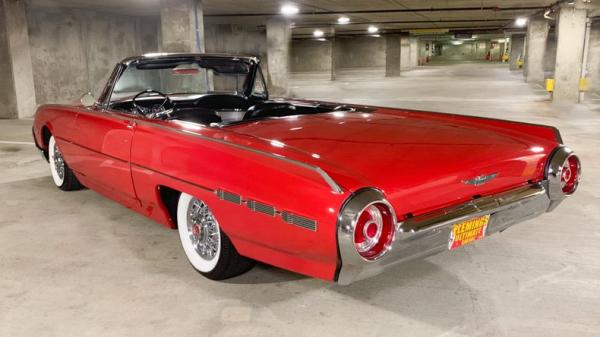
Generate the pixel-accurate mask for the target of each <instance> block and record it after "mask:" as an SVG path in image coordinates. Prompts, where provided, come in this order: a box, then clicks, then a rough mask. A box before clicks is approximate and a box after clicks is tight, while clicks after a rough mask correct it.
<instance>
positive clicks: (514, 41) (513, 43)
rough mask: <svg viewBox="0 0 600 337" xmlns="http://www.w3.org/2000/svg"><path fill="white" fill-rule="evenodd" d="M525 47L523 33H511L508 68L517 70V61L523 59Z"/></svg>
mask: <svg viewBox="0 0 600 337" xmlns="http://www.w3.org/2000/svg"><path fill="white" fill-rule="evenodd" d="M524 47H525V35H523V34H512V35H511V36H510V58H509V60H508V68H509V69H510V70H518V69H519V66H518V65H517V62H518V61H519V60H520V59H523V57H524V56H525V55H524V50H523V48H524Z"/></svg>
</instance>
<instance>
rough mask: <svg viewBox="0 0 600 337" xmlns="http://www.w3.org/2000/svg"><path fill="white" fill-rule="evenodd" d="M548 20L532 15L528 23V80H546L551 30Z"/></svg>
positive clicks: (526, 79) (526, 64)
mask: <svg viewBox="0 0 600 337" xmlns="http://www.w3.org/2000/svg"><path fill="white" fill-rule="evenodd" d="M549 28H550V27H549V25H548V20H546V19H544V18H543V17H532V18H531V19H530V20H529V23H528V25H527V54H526V59H525V67H526V68H527V71H526V72H525V81H526V82H543V81H544V54H545V52H546V39H548V30H549Z"/></svg>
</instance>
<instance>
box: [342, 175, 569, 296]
mask: <svg viewBox="0 0 600 337" xmlns="http://www.w3.org/2000/svg"><path fill="white" fill-rule="evenodd" d="M547 185H548V182H547V181H543V182H541V183H538V184H531V185H528V186H523V187H519V188H516V189H513V190H510V191H506V192H503V193H499V194H496V195H493V196H488V197H482V198H479V199H475V200H472V201H469V202H467V203H464V204H462V205H459V206H455V207H448V208H444V209H440V210H437V211H434V212H430V213H427V214H423V215H419V216H416V217H412V218H409V219H407V220H405V221H402V222H398V223H397V226H396V236H395V239H394V242H393V244H392V246H391V247H390V250H389V251H388V252H387V253H386V254H385V255H383V256H381V257H380V258H379V259H377V260H375V261H372V262H370V261H365V260H362V259H360V258H357V256H358V253H357V252H356V250H355V249H354V244H353V241H352V235H351V233H352V230H353V227H352V223H353V222H355V221H356V220H355V218H356V216H357V215H358V214H357V212H358V210H360V209H362V206H363V205H366V204H368V203H372V202H374V201H381V200H385V199H383V194H381V192H379V191H377V190H372V189H368V190H366V191H364V192H362V193H355V194H353V195H352V196H351V197H350V198H349V199H348V200H347V201H346V203H345V205H344V206H343V207H342V211H341V212H340V215H339V217H338V247H339V252H340V259H341V267H340V268H339V272H338V275H337V282H338V283H340V284H344V285H345V284H350V283H352V282H354V281H357V280H360V279H364V278H368V277H371V276H374V275H377V274H379V273H381V272H383V271H384V270H385V269H386V268H388V267H390V266H392V265H396V264H399V263H402V262H405V261H409V260H413V259H415V258H420V257H426V256H429V255H433V254H436V253H439V252H442V251H444V250H447V249H448V239H449V236H450V232H451V230H452V227H453V225H454V224H457V223H460V222H463V221H466V220H470V219H473V218H476V217H479V216H483V215H488V214H489V215H490V222H489V223H488V226H487V230H486V236H487V235H490V234H492V233H496V232H500V231H503V230H505V229H506V228H508V227H510V226H512V225H514V224H516V223H519V222H522V221H525V220H528V219H531V218H534V217H537V216H539V215H541V214H543V213H545V212H548V211H550V210H551V209H552V207H555V205H556V204H558V203H560V201H552V200H551V199H550V198H549V194H548V192H547V187H546V186H547Z"/></svg>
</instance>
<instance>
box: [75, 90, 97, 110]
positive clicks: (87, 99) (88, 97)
mask: <svg viewBox="0 0 600 337" xmlns="http://www.w3.org/2000/svg"><path fill="white" fill-rule="evenodd" d="M79 101H80V102H81V104H82V105H83V106H84V107H86V108H91V107H92V106H94V104H96V99H95V98H94V96H93V95H92V93H91V92H86V93H85V94H83V95H82V96H81V98H79Z"/></svg>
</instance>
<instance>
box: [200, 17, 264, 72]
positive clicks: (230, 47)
mask: <svg viewBox="0 0 600 337" xmlns="http://www.w3.org/2000/svg"><path fill="white" fill-rule="evenodd" d="M204 34H205V46H206V52H207V53H232V54H239V55H253V56H258V57H260V58H261V60H262V61H263V62H262V63H263V67H264V66H265V64H266V60H267V36H266V34H265V31H264V29H259V28H257V27H256V26H252V25H247V26H246V25H234V24H216V23H205V25H204Z"/></svg>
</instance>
